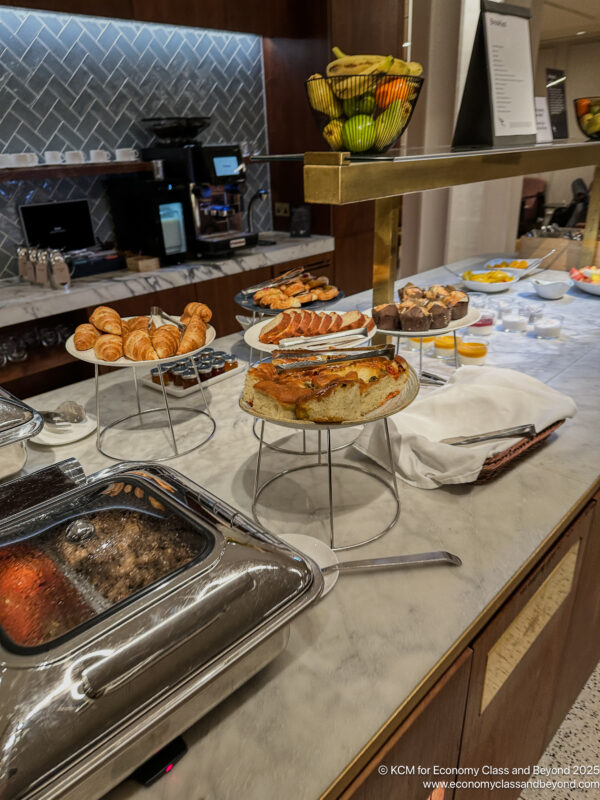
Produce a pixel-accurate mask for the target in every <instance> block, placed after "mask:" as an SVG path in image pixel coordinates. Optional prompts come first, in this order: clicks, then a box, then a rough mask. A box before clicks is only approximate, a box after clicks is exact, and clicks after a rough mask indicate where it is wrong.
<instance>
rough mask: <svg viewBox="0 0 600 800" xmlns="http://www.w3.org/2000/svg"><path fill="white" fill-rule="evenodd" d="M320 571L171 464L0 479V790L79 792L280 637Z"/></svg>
mask: <svg viewBox="0 0 600 800" xmlns="http://www.w3.org/2000/svg"><path fill="white" fill-rule="evenodd" d="M322 587H323V579H322V576H321V574H320V571H319V570H318V568H316V567H315V565H314V564H313V563H312V562H311V561H310V560H309V559H307V558H305V557H303V556H301V555H300V554H299V553H298V552H297V551H295V550H293V549H292V548H291V547H289V546H287V545H285V544H284V543H282V542H281V541H279V540H278V539H277V538H276V537H274V536H271V535H270V534H268V533H267V532H266V531H264V530H263V529H262V528H260V527H259V526H257V525H255V524H254V523H253V522H251V521H250V520H249V519H247V518H246V517H245V516H243V515H242V514H240V513H239V512H237V511H236V509H234V508H232V507H231V506H229V505H227V504H226V503H224V502H223V501H221V500H219V499H218V498H217V497H215V496H214V495H212V494H210V493H209V492H208V491H206V490H205V489H203V488H201V487H199V486H197V485H195V484H193V483H191V482H190V481H188V480H187V479H185V478H184V477H183V476H182V475H180V474H178V473H176V472H175V471H173V470H171V469H168V468H166V467H163V466H159V465H156V464H152V465H151V464H132V463H128V464H120V465H116V466H114V467H111V468H109V469H107V470H104V471H101V472H98V473H96V474H95V475H92V476H91V477H89V478H86V477H85V475H84V473H83V470H82V469H81V466H80V465H79V464H78V462H76V461H75V460H74V459H70V460H68V461H65V462H62V463H61V464H58V465H53V466H51V467H48V468H46V469H44V470H40V471H39V472H37V473H34V474H33V475H29V476H26V477H24V478H18V479H17V480H14V481H12V482H10V483H7V484H5V485H4V486H3V487H1V488H0V596H1V597H2V599H3V601H4V602H3V603H2V604H0V676H1V678H0V708H2V713H1V715H0V798H1V800H8V798H10V800H24V799H25V798H27V800H33V798H36V800H37V799H38V798H59V797H60V798H61V800H75V798H78V799H80V798H82V797H85V798H87V799H89V800H93V798H98V797H100V796H101V795H102V794H103V793H104V792H106V791H108V790H109V789H110V788H112V787H113V786H115V785H116V784H117V783H119V782H120V781H121V780H123V779H124V778H125V777H127V776H128V775H129V774H130V773H131V772H132V771H133V770H134V769H135V768H136V767H137V766H138V765H139V764H141V763H142V762H144V761H145V760H146V759H147V758H149V757H150V756H151V755H152V754H153V753H154V752H156V750H158V749H159V748H161V747H163V746H164V745H165V744H167V743H168V742H169V741H171V740H172V739H173V738H174V737H175V736H177V735H179V734H180V733H182V732H183V731H184V730H185V729H186V728H188V727H189V726H190V725H191V724H192V723H193V722H195V721H196V720H197V719H199V718H200V717H201V716H203V715H204V714H205V713H207V711H209V710H210V709H211V708H213V707H214V706H215V705H216V704H217V703H219V702H220V701H221V700H222V699H223V698H224V697H226V696H227V695H228V694H230V693H231V692H233V691H234V689H236V688H237V687H238V686H239V685H240V684H241V683H243V682H244V681H245V680H247V679H248V678H249V677H251V675H253V674H255V673H256V672H257V671H258V670H259V669H261V668H262V667H263V666H265V665H266V664H267V663H268V662H269V661H271V660H272V659H273V658H274V657H275V656H276V655H277V654H278V653H279V652H281V650H283V649H284V647H285V645H286V643H287V638H288V635H289V634H288V631H289V625H288V623H289V622H290V620H291V619H292V618H293V617H294V616H295V615H296V614H298V613H299V612H300V611H302V610H303V609H304V608H306V607H307V606H308V605H309V604H310V603H312V602H313V601H314V600H316V599H317V598H318V597H319V596H320V594H321V591H322Z"/></svg>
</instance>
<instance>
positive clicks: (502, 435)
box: [440, 424, 536, 445]
mask: <svg viewBox="0 0 600 800" xmlns="http://www.w3.org/2000/svg"><path fill="white" fill-rule="evenodd" d="M535 435H536V430H535V425H531V424H529V425H516V426H515V427H514V428H501V429H500V430H497V431H488V432H487V433H478V434H475V435H473V436H453V437H451V438H449V439H441V440H440V441H441V442H442V443H443V444H455V445H462V444H477V443H478V442H487V441H488V439H513V438H514V437H515V436H525V437H527V438H528V439H531V438H532V437H533V436H535Z"/></svg>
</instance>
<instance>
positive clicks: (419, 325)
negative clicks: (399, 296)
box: [398, 302, 431, 331]
mask: <svg viewBox="0 0 600 800" xmlns="http://www.w3.org/2000/svg"><path fill="white" fill-rule="evenodd" d="M403 306H404V308H402V307H403ZM398 311H399V314H400V326H401V328H402V330H403V331H428V330H429V328H430V327H431V314H430V313H429V311H427V309H426V308H423V307H422V306H418V305H416V304H415V303H410V304H409V302H407V303H401V304H400V306H399V308H398Z"/></svg>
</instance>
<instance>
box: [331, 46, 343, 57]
mask: <svg viewBox="0 0 600 800" xmlns="http://www.w3.org/2000/svg"><path fill="white" fill-rule="evenodd" d="M331 52H332V53H333V55H334V56H335V57H336V58H345V57H346V53H344V51H343V50H340V48H339V47H332V48H331Z"/></svg>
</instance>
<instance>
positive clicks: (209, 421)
mask: <svg viewBox="0 0 600 800" xmlns="http://www.w3.org/2000/svg"><path fill="white" fill-rule="evenodd" d="M208 331H209V333H210V335H208V334H207V340H206V342H205V344H204V345H203V347H200V348H198V349H197V350H193V351H192V352H191V353H186V354H185V355H181V356H171V357H169V358H163V359H158V360H155V361H143V362H137V361H130V360H128V359H125V358H120V359H118V360H117V361H116V362H112V363H110V362H106V361H102V360H99V359H97V358H96V357H95V356H94V355H93V351H91V352H90V351H78V350H76V348H75V346H74V343H73V337H72V336H71V337H70V338H69V339H68V340H67V342H66V344H65V346H66V349H67V351H68V352H69V353H70V354H71V355H73V356H75V357H76V358H79V359H80V360H82V361H87V362H88V363H91V364H93V365H94V390H95V407H96V419H97V422H98V426H97V428H96V449H97V450H98V452H100V453H102V455H103V456H106V457H107V458H110V459H112V460H113V461H131V460H132V458H131V453H125V454H123V453H121V454H117V453H110V452H108V451H107V450H106V449H105V447H106V445H105V442H104V439H105V437H106V434H107V433H108V432H109V431H110V430H112V429H114V428H116V427H117V426H118V425H122V424H123V423H125V422H128V421H130V420H138V421H139V429H138V430H140V431H143V430H147V428H144V422H145V420H146V419H147V418H148V415H151V414H160V415H164V416H163V419H164V422H165V425H166V427H167V429H168V432H169V443H170V452H169V453H167V454H166V455H160V454H153V455H152V456H147V459H148V460H149V461H156V462H161V461H169V460H170V459H172V458H178V457H179V456H183V455H186V454H187V453H191V452H192V451H193V450H197V449H198V448H200V447H202V446H203V445H205V444H206V443H207V442H208V441H210V439H212V437H213V436H214V434H215V431H216V428H217V425H216V422H215V419H214V417H213V415H212V413H211V410H210V405H209V403H208V400H207V398H206V395H205V393H204V387H203V386H202V383H201V381H200V375H199V373H198V365H197V364H196V363H195V361H194V358H193V356H195V355H197V354H198V353H200V352H201V351H202V350H203V349H204V347H208V346H209V345H210V344H211V343H212V341H213V340H214V338H215V336H216V333H215V330H214V328H213V327H212V326H210V325H209V326H208ZM186 360H191V363H192V366H193V369H194V372H195V374H196V380H197V381H198V384H199V387H200V395H201V397H202V403H203V405H204V410H202V409H199V408H192V407H190V406H180V405H176V406H173V407H172V406H171V405H170V404H169V397H168V395H167V392H166V389H165V381H164V375H163V371H162V369H159V373H158V374H159V378H160V386H161V390H162V397H163V405H162V406H155V407H153V408H142V400H141V396H140V383H139V381H138V376H137V370H138V369H142V368H143V369H149V368H152V367H155V366H158V367H160V366H161V365H164V364H165V363H169V364H176V363H179V362H181V361H186ZM101 366H111V367H116V368H121V369H130V370H131V374H132V379H133V384H134V388H135V398H136V405H137V411H136V412H134V413H133V414H126V415H125V416H124V417H120V418H119V419H116V420H113V421H112V422H109V423H108V425H104V427H102V424H101V405H102V404H101V392H100V367H101ZM180 412H185V413H188V414H193V415H194V417H195V418H197V417H201V418H202V419H203V422H205V423H206V427H207V430H206V432H205V434H204V435H203V438H201V439H200V441H196V442H194V443H193V444H191V445H187V444H185V445H183V446H182V443H181V442H180V441H178V437H177V434H176V430H175V428H176V427H177V423H176V422H175V421H174V417H175V416H176V415H178V414H179V413H180ZM188 436H189V434H188V433H186V434H185V437H186V439H187V437H188ZM180 439H181V437H180ZM136 458H137V456H136Z"/></svg>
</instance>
